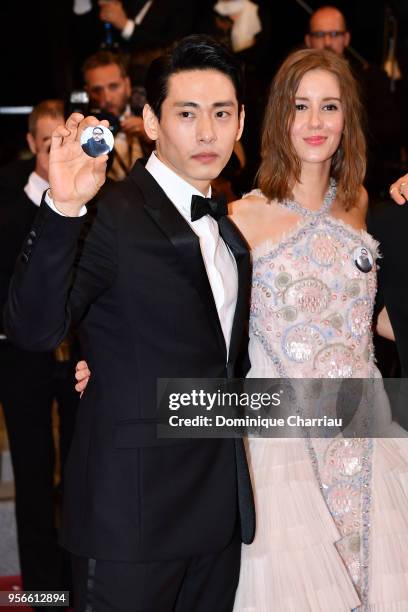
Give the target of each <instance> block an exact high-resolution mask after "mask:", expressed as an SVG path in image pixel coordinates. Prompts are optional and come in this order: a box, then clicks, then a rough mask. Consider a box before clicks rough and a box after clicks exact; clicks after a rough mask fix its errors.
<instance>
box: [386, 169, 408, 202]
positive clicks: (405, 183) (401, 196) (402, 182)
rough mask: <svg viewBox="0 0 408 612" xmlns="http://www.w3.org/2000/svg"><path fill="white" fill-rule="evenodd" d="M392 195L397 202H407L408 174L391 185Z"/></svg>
mask: <svg viewBox="0 0 408 612" xmlns="http://www.w3.org/2000/svg"><path fill="white" fill-rule="evenodd" d="M390 196H391V197H392V199H393V200H394V201H395V202H396V203H397V204H405V203H406V202H407V200H408V174H405V175H404V176H402V177H401V178H400V179H398V181H395V183H393V184H392V185H391V187H390Z"/></svg>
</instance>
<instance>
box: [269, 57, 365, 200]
mask: <svg viewBox="0 0 408 612" xmlns="http://www.w3.org/2000/svg"><path fill="white" fill-rule="evenodd" d="M310 70H327V71H328V72H330V73H331V74H333V75H334V76H335V77H336V78H337V81H338V83H339V85H340V97H341V103H342V108H343V113H344V130H343V135H342V138H341V141H340V144H339V147H338V149H337V151H336V152H335V154H334V155H333V158H332V163H331V169H330V176H332V177H333V178H334V179H336V181H337V199H338V201H339V202H340V203H341V204H342V206H344V208H345V209H346V210H349V209H350V208H352V207H353V206H354V205H355V203H356V202H357V200H358V194H359V188H360V186H361V184H362V183H363V180H364V176H365V172H366V143H365V137H364V133H363V129H362V121H361V102H360V96H359V88H358V85H357V83H356V81H355V79H354V77H353V75H352V73H351V70H350V67H349V65H348V63H347V61H346V60H345V59H344V58H342V57H340V56H339V55H336V54H335V53H334V52H333V51H330V50H320V49H319V50H317V49H302V50H300V51H295V52H294V53H291V54H290V55H289V56H288V57H287V58H286V60H285V61H284V62H283V64H282V66H281V67H280V69H279V71H278V72H277V74H276V76H275V78H274V80H273V83H272V86H271V90H270V94H269V100H268V103H267V106H266V111H265V118H264V125H263V134H262V148H261V156H262V162H261V165H260V168H259V171H258V175H257V183H258V187H259V188H260V189H261V191H262V192H263V194H264V195H265V196H266V197H267V198H268V199H269V200H279V201H282V200H285V199H287V198H293V194H292V189H293V186H294V184H295V183H296V182H297V181H299V180H300V175H301V161H300V159H299V157H298V155H297V153H296V151H295V149H294V147H293V144H292V139H291V129H292V125H293V121H294V118H295V112H296V110H295V96H296V92H297V90H298V88H299V85H300V82H301V80H302V78H303V76H304V75H305V74H306V72H309V71H310Z"/></svg>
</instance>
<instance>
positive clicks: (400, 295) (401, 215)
mask: <svg viewBox="0 0 408 612" xmlns="http://www.w3.org/2000/svg"><path fill="white" fill-rule="evenodd" d="M367 226H368V231H369V232H370V233H371V234H372V235H373V236H374V238H376V239H377V240H378V241H379V242H380V254H381V259H380V260H379V270H378V293H377V304H376V306H377V311H378V312H379V311H380V310H381V308H382V307H383V306H386V308H387V312H388V315H389V317H390V321H391V325H392V328H393V330H394V334H395V343H396V346H397V350H398V355H399V358H400V363H401V376H402V377H405V378H406V377H408V266H407V253H406V243H407V233H408V205H405V206H398V205H397V204H395V202H392V201H389V202H384V203H382V204H379V205H377V206H376V207H375V208H373V209H372V210H370V212H369V216H368V219H367Z"/></svg>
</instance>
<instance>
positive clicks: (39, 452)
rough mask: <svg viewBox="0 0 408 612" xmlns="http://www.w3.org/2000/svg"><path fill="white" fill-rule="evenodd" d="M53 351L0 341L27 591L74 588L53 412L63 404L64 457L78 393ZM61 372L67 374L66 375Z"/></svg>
mask: <svg viewBox="0 0 408 612" xmlns="http://www.w3.org/2000/svg"><path fill="white" fill-rule="evenodd" d="M60 365H64V366H65V364H58V363H56V362H55V360H54V356H53V354H52V353H34V352H28V351H21V350H19V349H17V348H15V347H13V346H12V345H11V344H10V343H8V342H7V341H0V402H1V403H2V405H3V410H4V415H5V421H6V428H7V434H8V438H9V444H10V452H11V460H12V464H13V470H14V482H15V496H16V497H15V501H16V523H17V540H18V549H19V558H20V566H21V575H22V581H23V587H24V589H25V590H56V589H61V590H62V589H64V590H65V589H67V590H68V589H69V588H70V586H71V567H70V560H69V557H68V555H67V553H66V552H65V551H63V549H62V548H61V547H60V546H59V545H58V543H57V524H56V510H57V507H58V504H59V499H58V494H57V491H56V490H55V487H54V469H55V447H54V440H53V432H52V419H51V408H52V402H53V398H56V399H57V401H58V410H59V420H60V439H59V446H60V456H61V463H62V464H63V463H64V462H65V459H66V455H67V453H68V449H69V445H70V442H71V439H72V432H73V428H74V422H75V416H76V409H77V406H78V394H77V393H76V392H75V390H74V370H73V366H72V364H70V366H69V367H70V371H71V370H72V375H71V374H70V375H69V376H67V375H66V372H61V370H60V369H59V366H60ZM61 374H62V375H61Z"/></svg>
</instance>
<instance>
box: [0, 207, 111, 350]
mask: <svg viewBox="0 0 408 612" xmlns="http://www.w3.org/2000/svg"><path fill="white" fill-rule="evenodd" d="M88 214H89V213H88ZM86 217H87V215H85V216H84V217H78V218H71V217H63V216H61V215H58V214H57V213H55V212H54V211H52V210H51V208H50V207H49V206H48V205H47V204H46V203H45V202H44V201H43V202H42V204H41V207H40V210H39V212H38V214H37V216H36V218H35V221H34V224H33V227H32V229H31V231H30V232H29V235H28V237H27V238H26V240H25V242H24V245H23V249H22V252H21V253H20V255H19V257H18V259H17V262H16V266H15V269H14V274H13V277H12V280H11V283H10V288H9V295H8V301H7V303H6V306H5V309H4V326H5V333H6V335H7V337H8V338H9V339H10V341H11V342H13V343H14V344H16V345H17V346H19V347H20V348H23V349H26V350H36V351H48V350H52V349H54V348H55V347H56V346H58V345H59V344H60V342H61V341H62V340H63V339H64V337H65V336H66V334H67V332H68V330H69V327H70V325H71V324H73V325H77V324H79V322H80V321H81V319H82V317H83V316H84V314H85V313H86V311H87V309H88V308H89V306H90V305H91V304H92V302H93V301H95V300H96V299H97V297H98V295H100V294H101V293H102V292H104V291H105V290H106V289H108V288H109V287H110V286H111V284H112V282H113V280H114V278H115V274H116V230H115V228H114V226H113V223H112V220H111V218H110V214H109V212H108V207H107V206H105V203H104V202H103V201H100V202H99V203H98V209H97V214H96V217H95V220H94V222H93V224H92V226H91V229H90V230H89V232H88V234H87V236H86V238H85V240H84V241H83V243H82V245H81V249H82V252H81V254H80V256H79V257H78V242H79V238H80V235H81V232H82V230H83V227H84V222H85V220H86Z"/></svg>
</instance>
